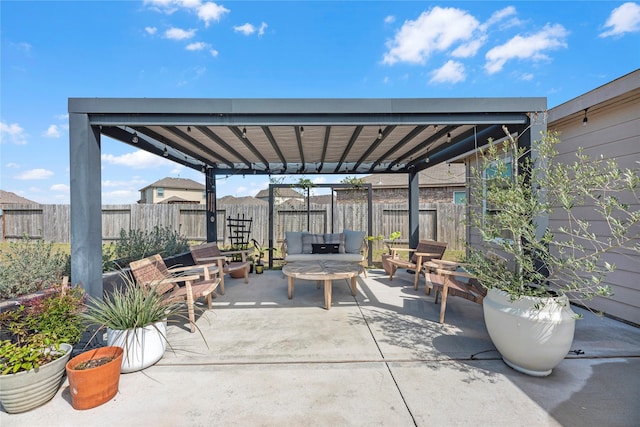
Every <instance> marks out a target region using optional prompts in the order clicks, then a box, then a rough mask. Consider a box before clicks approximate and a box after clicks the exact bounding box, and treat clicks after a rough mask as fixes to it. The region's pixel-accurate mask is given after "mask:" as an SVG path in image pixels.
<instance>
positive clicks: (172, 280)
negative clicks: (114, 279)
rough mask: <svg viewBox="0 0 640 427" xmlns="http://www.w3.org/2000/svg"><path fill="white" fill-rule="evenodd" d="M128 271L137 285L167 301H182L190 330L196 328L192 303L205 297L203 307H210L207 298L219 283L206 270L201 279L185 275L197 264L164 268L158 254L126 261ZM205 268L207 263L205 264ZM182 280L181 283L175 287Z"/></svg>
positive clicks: (218, 280) (209, 301) (194, 275)
mask: <svg viewBox="0 0 640 427" xmlns="http://www.w3.org/2000/svg"><path fill="white" fill-rule="evenodd" d="M129 267H130V268H131V273H133V277H134V278H135V279H136V282H137V283H138V284H139V285H140V286H145V287H148V288H149V289H153V290H154V291H155V292H158V293H160V294H161V295H163V297H164V298H165V300H166V301H167V302H169V301H170V302H175V301H186V302H187V310H188V312H189V324H190V326H191V332H192V333H193V332H195V331H196V327H195V324H196V321H195V309H194V303H195V301H196V300H197V299H198V298H201V297H206V299H207V306H208V308H209V309H210V308H211V297H212V296H213V297H215V296H216V293H215V290H216V288H217V287H218V284H219V283H220V279H219V278H218V277H215V276H213V277H210V276H209V272H207V273H206V274H205V278H204V279H201V278H200V274H189V273H193V272H194V271H197V270H198V268H204V269H207V268H206V267H205V266H201V267H194V266H188V267H178V268H171V269H168V268H167V266H166V265H165V263H164V260H163V259H162V257H161V256H160V255H159V254H156V255H153V256H150V257H147V258H144V259H141V260H140V261H134V262H131V263H129ZM207 267H208V266H207ZM179 282H184V284H185V285H184V286H182V287H181V286H179V285H178V283H179Z"/></svg>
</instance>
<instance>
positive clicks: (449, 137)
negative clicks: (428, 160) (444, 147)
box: [447, 132, 451, 142]
mask: <svg viewBox="0 0 640 427" xmlns="http://www.w3.org/2000/svg"><path fill="white" fill-rule="evenodd" d="M447 142H451V132H447Z"/></svg>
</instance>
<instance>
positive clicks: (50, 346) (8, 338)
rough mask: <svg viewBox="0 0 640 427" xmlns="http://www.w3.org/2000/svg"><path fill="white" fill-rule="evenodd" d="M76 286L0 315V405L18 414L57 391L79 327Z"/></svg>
mask: <svg viewBox="0 0 640 427" xmlns="http://www.w3.org/2000/svg"><path fill="white" fill-rule="evenodd" d="M83 303H84V292H83V291H82V289H80V288H77V287H76V288H71V289H68V288H64V287H60V286H58V287H57V288H56V292H54V293H52V294H49V295H47V296H45V297H43V298H40V299H34V300H31V301H29V302H28V303H25V304H23V305H20V306H19V307H18V308H17V309H15V310H7V311H4V312H2V313H0V326H1V328H0V329H1V333H0V402H1V403H2V406H3V407H4V409H5V410H6V411H7V412H8V413H19V412H25V411H28V410H31V409H33V408H36V407H38V406H40V405H43V404H44V403H46V402H48V401H49V400H51V399H52V398H53V396H54V395H55V394H56V392H57V391H58V389H59V387H60V384H61V382H62V377H63V374H64V366H65V363H66V362H67V360H69V358H70V357H71V351H72V350H73V345H74V344H76V343H78V342H79V341H80V338H81V336H82V332H83V328H82V322H81V320H80V318H79V315H78V314H79V311H80V310H81V309H82V307H83Z"/></svg>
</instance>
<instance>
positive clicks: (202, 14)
mask: <svg viewBox="0 0 640 427" xmlns="http://www.w3.org/2000/svg"><path fill="white" fill-rule="evenodd" d="M225 13H229V9H227V8H225V7H224V6H220V5H217V4H216V3H213V2H206V3H204V4H202V5H201V6H200V7H199V8H198V18H200V19H201V20H203V21H204V24H205V26H206V27H208V26H209V23H211V21H215V22H220V18H222V15H224V14H225Z"/></svg>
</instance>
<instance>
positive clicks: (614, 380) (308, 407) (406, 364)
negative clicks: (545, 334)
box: [0, 270, 640, 427]
mask: <svg viewBox="0 0 640 427" xmlns="http://www.w3.org/2000/svg"><path fill="white" fill-rule="evenodd" d="M438 318H439V305H436V304H434V303H433V295H431V296H427V295H425V293H424V280H423V279H421V282H420V289H419V290H418V291H417V292H416V291H414V290H413V276H410V275H408V274H406V273H404V272H402V273H400V274H399V275H398V277H397V278H395V279H394V280H393V282H390V281H389V280H388V277H387V276H385V275H384V274H383V273H382V271H381V270H371V271H370V273H369V277H368V278H366V279H365V278H364V277H362V276H361V277H360V278H359V279H358V294H357V296H356V297H353V296H351V293H350V290H349V286H348V284H347V282H346V281H334V283H333V306H332V308H331V310H325V309H324V297H323V291H322V289H317V288H316V285H315V282H305V281H296V288H295V296H294V298H293V299H292V300H289V299H288V298H287V282H286V280H285V278H284V277H283V276H282V274H281V272H279V271H265V273H264V274H262V275H255V274H253V275H251V276H250V283H249V284H244V283H243V281H242V280H233V279H229V280H227V289H226V295H224V296H219V297H218V298H217V299H215V300H214V308H213V309H212V310H209V311H206V312H203V313H201V314H200V315H199V316H198V321H197V324H198V326H199V328H200V330H201V332H202V334H203V335H204V336H205V338H206V343H205V342H204V341H203V340H202V339H201V337H200V336H199V334H198V333H196V334H191V333H189V332H188V330H186V329H184V328H182V327H180V326H171V327H170V328H169V340H170V342H171V345H172V347H173V351H171V350H167V352H166V353H165V356H164V358H163V359H162V360H161V361H160V362H158V364H156V365H155V366H153V367H151V368H148V369H146V370H145V371H142V372H137V373H132V374H126V375H122V377H121V380H120V391H119V393H118V395H117V396H116V398H114V399H113V400H112V401H110V402H108V403H106V404H105V405H102V406H100V407H97V408H94V409H91V410H87V411H75V410H74V409H73V408H72V407H71V404H70V399H69V392H68V386H67V384H66V382H65V383H64V384H63V386H62V388H61V390H60V391H59V392H58V395H57V396H56V397H54V399H53V400H52V401H51V402H49V403H48V404H46V405H44V406H42V407H41V408H38V409H35V410H33V411H31V412H28V413H25V414H19V415H8V414H6V413H1V414H0V424H2V426H3V427H6V426H17V425H21V426H22V425H42V424H44V423H46V425H65V426H87V425H92V426H95V425H114V424H120V425H133V424H135V425H163V426H164V425H167V426H168V425H171V426H174V425H234V426H236V425H251V426H253V425H265V426H270V425H279V426H298V425H302V424H307V425H322V426H328V425H331V426H333V425H353V426H360V425H389V426H413V425H418V426H426V425H509V426H514V425H527V426H531V425H535V426H558V425H608V426H631V425H637V424H638V422H639V420H640V410H639V409H638V405H636V403H635V399H636V397H637V395H638V392H639V391H640V380H639V379H638V375H637V372H640V330H639V329H637V328H634V327H631V326H629V325H626V324H623V323H620V322H616V321H614V320H611V319H598V318H596V317H595V316H593V315H591V314H589V313H585V319H583V320H581V321H579V322H578V324H577V330H576V337H575V341H574V347H573V348H575V349H580V350H581V351H583V352H584V354H581V355H579V356H578V355H570V356H568V357H567V358H566V359H565V360H564V361H563V362H562V363H561V364H560V366H558V367H557V368H556V369H555V370H554V372H553V373H552V374H551V375H550V376H549V377H547V378H533V377H529V376H526V375H524V374H520V373H518V372H516V371H514V370H512V369H510V368H508V367H507V366H506V365H505V364H504V363H503V362H502V361H501V359H500V356H499V354H498V353H497V352H496V351H495V348H494V347H493V345H492V343H491V341H490V339H489V336H488V335H487V332H486V330H485V326H484V321H483V314H482V307H481V306H479V305H477V304H474V303H471V302H469V301H466V300H464V299H462V298H452V299H451V300H450V302H449V304H448V306H447V317H446V321H447V323H446V324H444V325H440V324H439V323H438ZM498 402H499V403H498ZM496 403H498V405H496ZM56 423H57V424H56Z"/></svg>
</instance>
